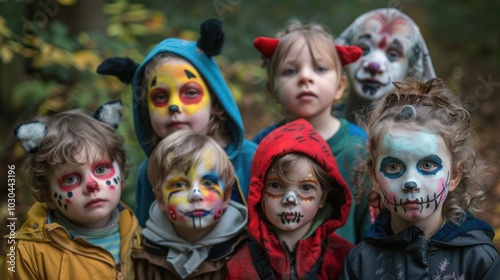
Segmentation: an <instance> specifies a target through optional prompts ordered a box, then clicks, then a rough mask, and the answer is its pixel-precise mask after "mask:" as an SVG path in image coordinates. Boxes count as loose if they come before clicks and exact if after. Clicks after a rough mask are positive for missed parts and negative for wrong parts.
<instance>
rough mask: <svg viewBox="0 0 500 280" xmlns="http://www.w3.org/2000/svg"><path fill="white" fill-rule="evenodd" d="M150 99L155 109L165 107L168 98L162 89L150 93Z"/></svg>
mask: <svg viewBox="0 0 500 280" xmlns="http://www.w3.org/2000/svg"><path fill="white" fill-rule="evenodd" d="M150 99H151V101H152V102H153V105H154V106H155V107H157V108H161V107H165V106H167V104H168V96H167V94H166V93H165V91H164V90H163V89H155V90H153V91H152V92H151V93H150Z"/></svg>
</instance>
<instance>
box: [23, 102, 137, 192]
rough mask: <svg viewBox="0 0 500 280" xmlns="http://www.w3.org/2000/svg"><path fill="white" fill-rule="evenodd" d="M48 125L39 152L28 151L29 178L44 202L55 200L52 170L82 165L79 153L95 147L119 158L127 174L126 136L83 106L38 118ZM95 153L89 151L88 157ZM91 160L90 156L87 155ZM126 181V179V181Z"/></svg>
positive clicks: (111, 157)
mask: <svg viewBox="0 0 500 280" xmlns="http://www.w3.org/2000/svg"><path fill="white" fill-rule="evenodd" d="M38 120H39V121H40V122H42V123H44V124H45V125H46V126H47V129H48V131H47V134H46V135H45V137H44V138H43V140H42V142H41V143H40V146H39V149H38V151H37V152H36V153H34V154H30V155H28V158H27V159H26V162H25V163H26V165H27V167H28V168H27V169H28V181H29V184H30V186H31V191H32V192H33V195H34V196H35V198H36V199H37V200H38V201H40V202H52V196H51V195H50V183H49V180H48V174H49V173H50V172H51V171H52V170H54V169H55V168H57V167H58V166H61V165H67V164H69V165H81V164H85V162H78V161H77V160H76V159H75V155H77V154H79V153H80V152H81V151H83V150H85V151H90V149H91V148H93V149H95V151H96V154H97V155H103V156H105V157H106V159H108V160H115V161H116V162H117V163H118V166H119V168H120V171H121V172H122V174H124V178H126V177H127V173H126V172H127V166H126V153H125V149H124V146H123V138H122V137H121V136H120V135H119V134H118V133H117V132H116V130H115V129H114V128H113V127H111V126H109V125H107V124H106V123H103V122H101V121H98V120H97V119H95V118H93V117H92V116H90V115H89V113H88V112H86V111H83V110H81V109H75V110H70V111H66V112H62V113H59V114H56V115H55V116H53V117H41V118H39V119H38ZM91 156H93V155H89V154H87V157H91ZM87 160H89V159H88V158H87ZM122 182H124V181H122Z"/></svg>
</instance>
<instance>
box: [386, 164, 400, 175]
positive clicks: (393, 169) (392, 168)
mask: <svg viewBox="0 0 500 280" xmlns="http://www.w3.org/2000/svg"><path fill="white" fill-rule="evenodd" d="M401 170H403V167H402V166H401V165H399V164H397V163H391V164H388V165H386V166H385V167H384V172H386V173H389V174H395V173H398V172H400V171H401Z"/></svg>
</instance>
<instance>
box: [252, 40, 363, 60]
mask: <svg viewBox="0 0 500 280" xmlns="http://www.w3.org/2000/svg"><path fill="white" fill-rule="evenodd" d="M279 42H280V40H279V39H276V38H269V37H257V38H256V39H255V40H254V41H253V45H254V46H255V48H256V49H257V50H259V52H260V53H261V54H262V55H263V56H264V57H265V58H268V59H271V57H273V54H274V51H275V50H276V47H277V46H278V43H279ZM335 49H337V52H338V54H339V57H340V62H341V63H342V66H346V65H347V64H349V63H352V62H354V61H356V60H358V59H359V58H360V57H361V55H362V54H363V51H362V50H361V48H360V47H358V46H341V45H335Z"/></svg>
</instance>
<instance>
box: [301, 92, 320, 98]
mask: <svg viewBox="0 0 500 280" xmlns="http://www.w3.org/2000/svg"><path fill="white" fill-rule="evenodd" d="M311 98H317V96H316V94H314V92H312V91H302V92H301V93H299V95H297V99H311Z"/></svg>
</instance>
